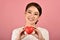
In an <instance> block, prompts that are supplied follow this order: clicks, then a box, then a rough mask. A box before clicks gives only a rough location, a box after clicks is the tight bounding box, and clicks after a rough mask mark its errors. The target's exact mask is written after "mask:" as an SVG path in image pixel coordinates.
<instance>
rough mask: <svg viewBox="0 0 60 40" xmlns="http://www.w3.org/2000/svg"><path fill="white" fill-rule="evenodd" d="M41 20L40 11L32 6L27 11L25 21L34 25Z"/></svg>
mask: <svg viewBox="0 0 60 40" xmlns="http://www.w3.org/2000/svg"><path fill="white" fill-rule="evenodd" d="M38 18H39V11H38V9H37V8H36V7H34V6H31V7H29V8H28V9H27V11H25V19H26V22H28V23H30V24H33V23H35V22H36V21H37V20H38Z"/></svg>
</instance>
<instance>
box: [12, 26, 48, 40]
mask: <svg viewBox="0 0 60 40" xmlns="http://www.w3.org/2000/svg"><path fill="white" fill-rule="evenodd" d="M22 28H23V27H21V28H16V29H14V30H13V32H12V37H11V40H17V37H19V32H20V31H21V30H22ZM37 29H38V30H40V32H41V34H42V36H43V38H44V39H45V40H49V32H48V31H47V30H46V29H44V28H41V27H37ZM22 40H38V39H37V38H36V37H35V36H33V35H28V36H26V37H24V38H23V39H22Z"/></svg>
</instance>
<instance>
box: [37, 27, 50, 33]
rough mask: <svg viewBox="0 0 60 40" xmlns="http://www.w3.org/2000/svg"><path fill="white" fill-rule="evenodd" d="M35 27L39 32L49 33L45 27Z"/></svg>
mask: <svg viewBox="0 0 60 40" xmlns="http://www.w3.org/2000/svg"><path fill="white" fill-rule="evenodd" d="M37 29H38V30H40V31H41V32H45V33H49V32H48V30H47V29H45V28H42V27H38V28H37Z"/></svg>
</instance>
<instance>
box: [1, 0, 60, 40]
mask: <svg viewBox="0 0 60 40" xmlns="http://www.w3.org/2000/svg"><path fill="white" fill-rule="evenodd" d="M30 2H37V3H38V4H39V5H41V7H42V10H43V12H42V15H41V17H40V18H39V22H38V24H37V26H39V27H43V28H46V29H47V30H48V31H49V37H50V40H60V31H59V30H60V0H0V40H11V35H12V31H13V30H14V29H16V28H18V27H21V26H24V24H25V16H24V14H25V13H24V12H25V7H26V5H27V4H28V3H30Z"/></svg>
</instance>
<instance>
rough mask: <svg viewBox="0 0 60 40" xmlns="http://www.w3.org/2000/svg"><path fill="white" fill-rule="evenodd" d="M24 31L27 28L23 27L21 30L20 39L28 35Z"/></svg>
mask: <svg viewBox="0 0 60 40" xmlns="http://www.w3.org/2000/svg"><path fill="white" fill-rule="evenodd" d="M24 32H25V29H24V28H22V31H21V32H20V40H21V39H23V38H24V37H25V36H26V34H25V33H24Z"/></svg>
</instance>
